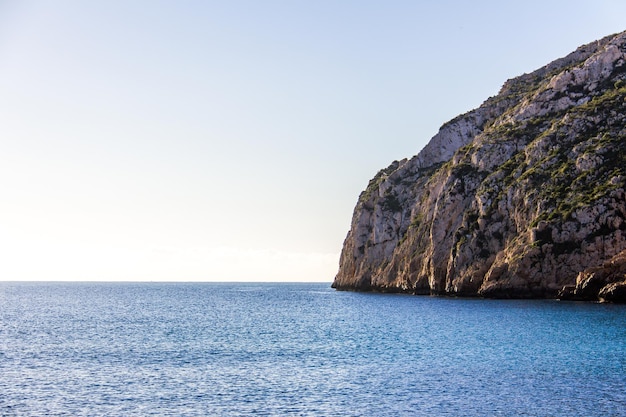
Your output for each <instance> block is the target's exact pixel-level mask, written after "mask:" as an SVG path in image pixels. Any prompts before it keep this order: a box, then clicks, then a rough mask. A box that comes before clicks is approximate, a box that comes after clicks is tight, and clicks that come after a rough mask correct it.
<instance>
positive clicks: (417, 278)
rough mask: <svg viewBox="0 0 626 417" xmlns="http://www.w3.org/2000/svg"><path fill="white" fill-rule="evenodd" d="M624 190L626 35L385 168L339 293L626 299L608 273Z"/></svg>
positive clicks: (362, 211)
mask: <svg viewBox="0 0 626 417" xmlns="http://www.w3.org/2000/svg"><path fill="white" fill-rule="evenodd" d="M625 190H626V32H624V33H621V34H617V35H612V36H609V37H606V38H604V39H601V40H599V41H596V42H593V43H590V44H588V45H584V46H582V47H580V48H578V49H577V50H576V51H574V52H573V53H571V54H570V55H568V56H566V57H564V58H561V59H558V60H556V61H554V62H552V63H550V64H548V65H547V66H545V67H543V68H540V69H538V70H537V71H535V72H533V73H531V74H524V75H522V76H520V77H517V78H514V79H511V80H509V81H507V82H506V83H505V84H504V86H503V87H502V89H501V91H500V93H499V94H498V95H497V96H495V97H491V98H489V99H487V100H486V101H485V102H484V103H483V104H482V105H481V106H480V107H479V108H477V109H475V110H472V111H470V112H468V113H466V114H463V115H461V116H458V117H456V118H455V119H453V120H451V121H450V122H448V123H446V124H444V125H443V126H442V127H441V129H440V131H439V133H437V135H435V136H434V137H433V138H432V139H431V141H430V142H429V143H428V145H427V146H426V147H425V148H424V149H423V150H422V151H421V152H420V153H419V154H418V155H417V156H414V157H413V158H411V159H408V160H407V159H405V160H402V161H394V162H393V163H392V164H391V165H390V166H389V167H387V168H385V169H383V170H381V171H380V172H379V173H378V174H377V175H376V176H375V177H374V178H373V179H372V180H371V181H370V182H369V185H368V186H367V188H366V190H365V191H364V192H363V193H362V194H361V195H360V197H359V199H358V202H357V205H356V208H355V210H354V215H353V218H352V224H351V229H350V231H349V232H348V236H347V237H346V240H345V242H344V247H343V251H342V254H341V259H340V267H339V272H338V274H337V276H336V278H335V281H334V283H333V287H335V288H337V289H349V290H376V291H393V292H410V293H416V294H445V295H459V296H476V295H478V296H484V297H504V298H509V297H511V298H513V297H514V298H541V297H549V298H552V297H557V296H560V297H563V298H575V299H587V300H597V299H599V298H602V299H610V300H613V301H619V299H620V297H619V294H620V293H623V292H624V288H626V284H624V281H625V279H626V277H625V275H624V273H626V268H622V269H620V268H619V267H617V266H615V267H614V268H613V269H612V270H611V271H613V272H606V273H602V274H601V273H599V272H598V271H600V270H603V271H604V270H605V269H606V268H607V267H608V266H607V265H608V264H611V262H612V265H618V264H620V263H625V264H626V261H625V259H626V252H623V251H626V191H625ZM620 254H621V257H620ZM607 263H608V264H607ZM594 271H595V272H594ZM615 271H618V272H615ZM620 271H621V272H620ZM594 274H595V275H594ZM590 275H591V276H597V275H602V278H601V279H599V278H598V279H591V278H589V276H590ZM590 281H592V282H593V285H585V283H587V284H588V283H589V282H590ZM619 282H622V284H623V286H621V287H620V285H618V283H619ZM611 288H613V289H614V290H613V291H612V292H610V290H611ZM620 291H621V292H620ZM609 293H610V294H613V295H607V294H609ZM607 297H608V298H607Z"/></svg>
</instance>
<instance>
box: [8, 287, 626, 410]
mask: <svg viewBox="0 0 626 417" xmlns="http://www.w3.org/2000/svg"><path fill="white" fill-rule="evenodd" d="M625 368H626V306H619V305H601V304H591V303H573V302H557V301H528V300H525V301H511V300H481V299H449V298H433V297H415V296H405V295H383V294H359V293H350V292H335V291H334V290H332V289H330V288H329V285H328V284H215V283H210V284H208V283H207V284H196V283H193V284H191V283H187V284H161V283H137V284H127V283H123V284H122V283H0V415H3V416H32V415H68V416H69V415H72V416H98V415H124V416H150V415H174V416H212V415H215V416H249V415H257V416H284V415H294V416H402V415H420V416H481V417H482V416H513V415H516V416H518V415H519V416H541V417H544V416H626V372H625V371H626V369H625Z"/></svg>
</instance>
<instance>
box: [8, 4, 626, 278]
mask: <svg viewBox="0 0 626 417" xmlns="http://www.w3.org/2000/svg"><path fill="white" fill-rule="evenodd" d="M625 13H626V4H623V3H621V2H618V1H608V0H600V1H598V2H595V3H594V4H593V5H589V4H588V3H586V2H585V3H583V2H582V1H574V2H572V1H567V2H566V1H554V2H538V1H531V2H526V3H523V4H522V5H520V6H517V7H513V6H510V5H506V4H503V3H502V2H495V1H477V2H472V3H465V2H459V1H443V2H438V3H437V4H431V3H428V2H421V1H408V0H403V1H390V2H384V3H382V2H381V3H377V2H357V1H341V2H336V1H316V2H291V1H267V2H252V1H239V0H234V1H229V2H214V1H207V2H205V1H189V2H184V3H181V2H167V1H150V2H148V1H136V2H132V3H128V2H122V1H109V2H79V1H73V0H68V1H58V2H44V1H28V0H27V1H6V2H2V3H1V4H0V109H1V110H0V112H1V113H0V114H2V116H3V121H2V123H0V138H1V139H0V141H1V143H2V147H1V148H0V149H1V150H2V153H1V155H2V163H0V181H1V182H0V189H1V190H2V193H1V194H0V210H1V216H0V251H1V253H2V258H3V261H2V262H0V280H1V281H100V282H114V281H128V282H141V281H158V282H199V281H207V282H208V281H211V282H227V281H236V282H251V281H258V282H282V281H284V282H287V281H288V282H304V281H307V282H331V281H332V279H333V278H334V275H335V273H336V272H337V269H338V261H339V253H340V251H341V247H342V243H343V240H344V238H345V236H346V233H347V232H348V229H349V227H350V220H351V216H352V210H353V208H354V205H355V204H356V201H357V198H358V196H359V193H360V192H361V191H362V190H363V189H364V188H365V186H366V185H367V183H368V181H369V180H370V179H371V178H372V177H373V176H374V174H375V173H376V172H377V171H378V170H380V169H382V168H384V167H386V166H388V165H389V164H390V163H391V162H392V161H393V160H396V159H403V158H409V157H411V156H413V155H415V154H417V153H418V152H419V151H420V150H421V149H422V148H423V147H424V145H426V143H427V142H428V140H429V139H430V138H431V137H432V136H433V135H434V134H435V133H436V132H437V130H438V128H439V126H441V125H442V124H444V123H445V122H447V121H448V120H450V119H452V118H453V117H455V116H457V115H459V114H461V113H465V112H467V111H469V110H471V109H473V108H476V107H477V106H479V105H480V104H481V103H482V101H484V100H485V99H487V98H488V97H489V96H493V95H495V94H497V92H498V91H499V89H500V87H501V86H502V84H503V83H504V82H505V81H506V80H507V79H509V78H513V77H516V76H519V75H521V74H523V73H526V72H531V71H533V70H535V69H537V68H539V67H541V66H543V65H545V64H547V63H549V62H551V61H553V60H555V59H557V58H560V57H562V56H564V55H566V54H568V53H569V52H571V51H573V50H574V49H576V48H577V47H578V46H580V45H582V44H585V43H589V42H592V41H594V40H596V39H599V38H602V37H604V36H607V35H610V34H613V33H616V32H620V31H623V30H625V29H626V26H624V24H623V17H622V16H624V15H625Z"/></svg>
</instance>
